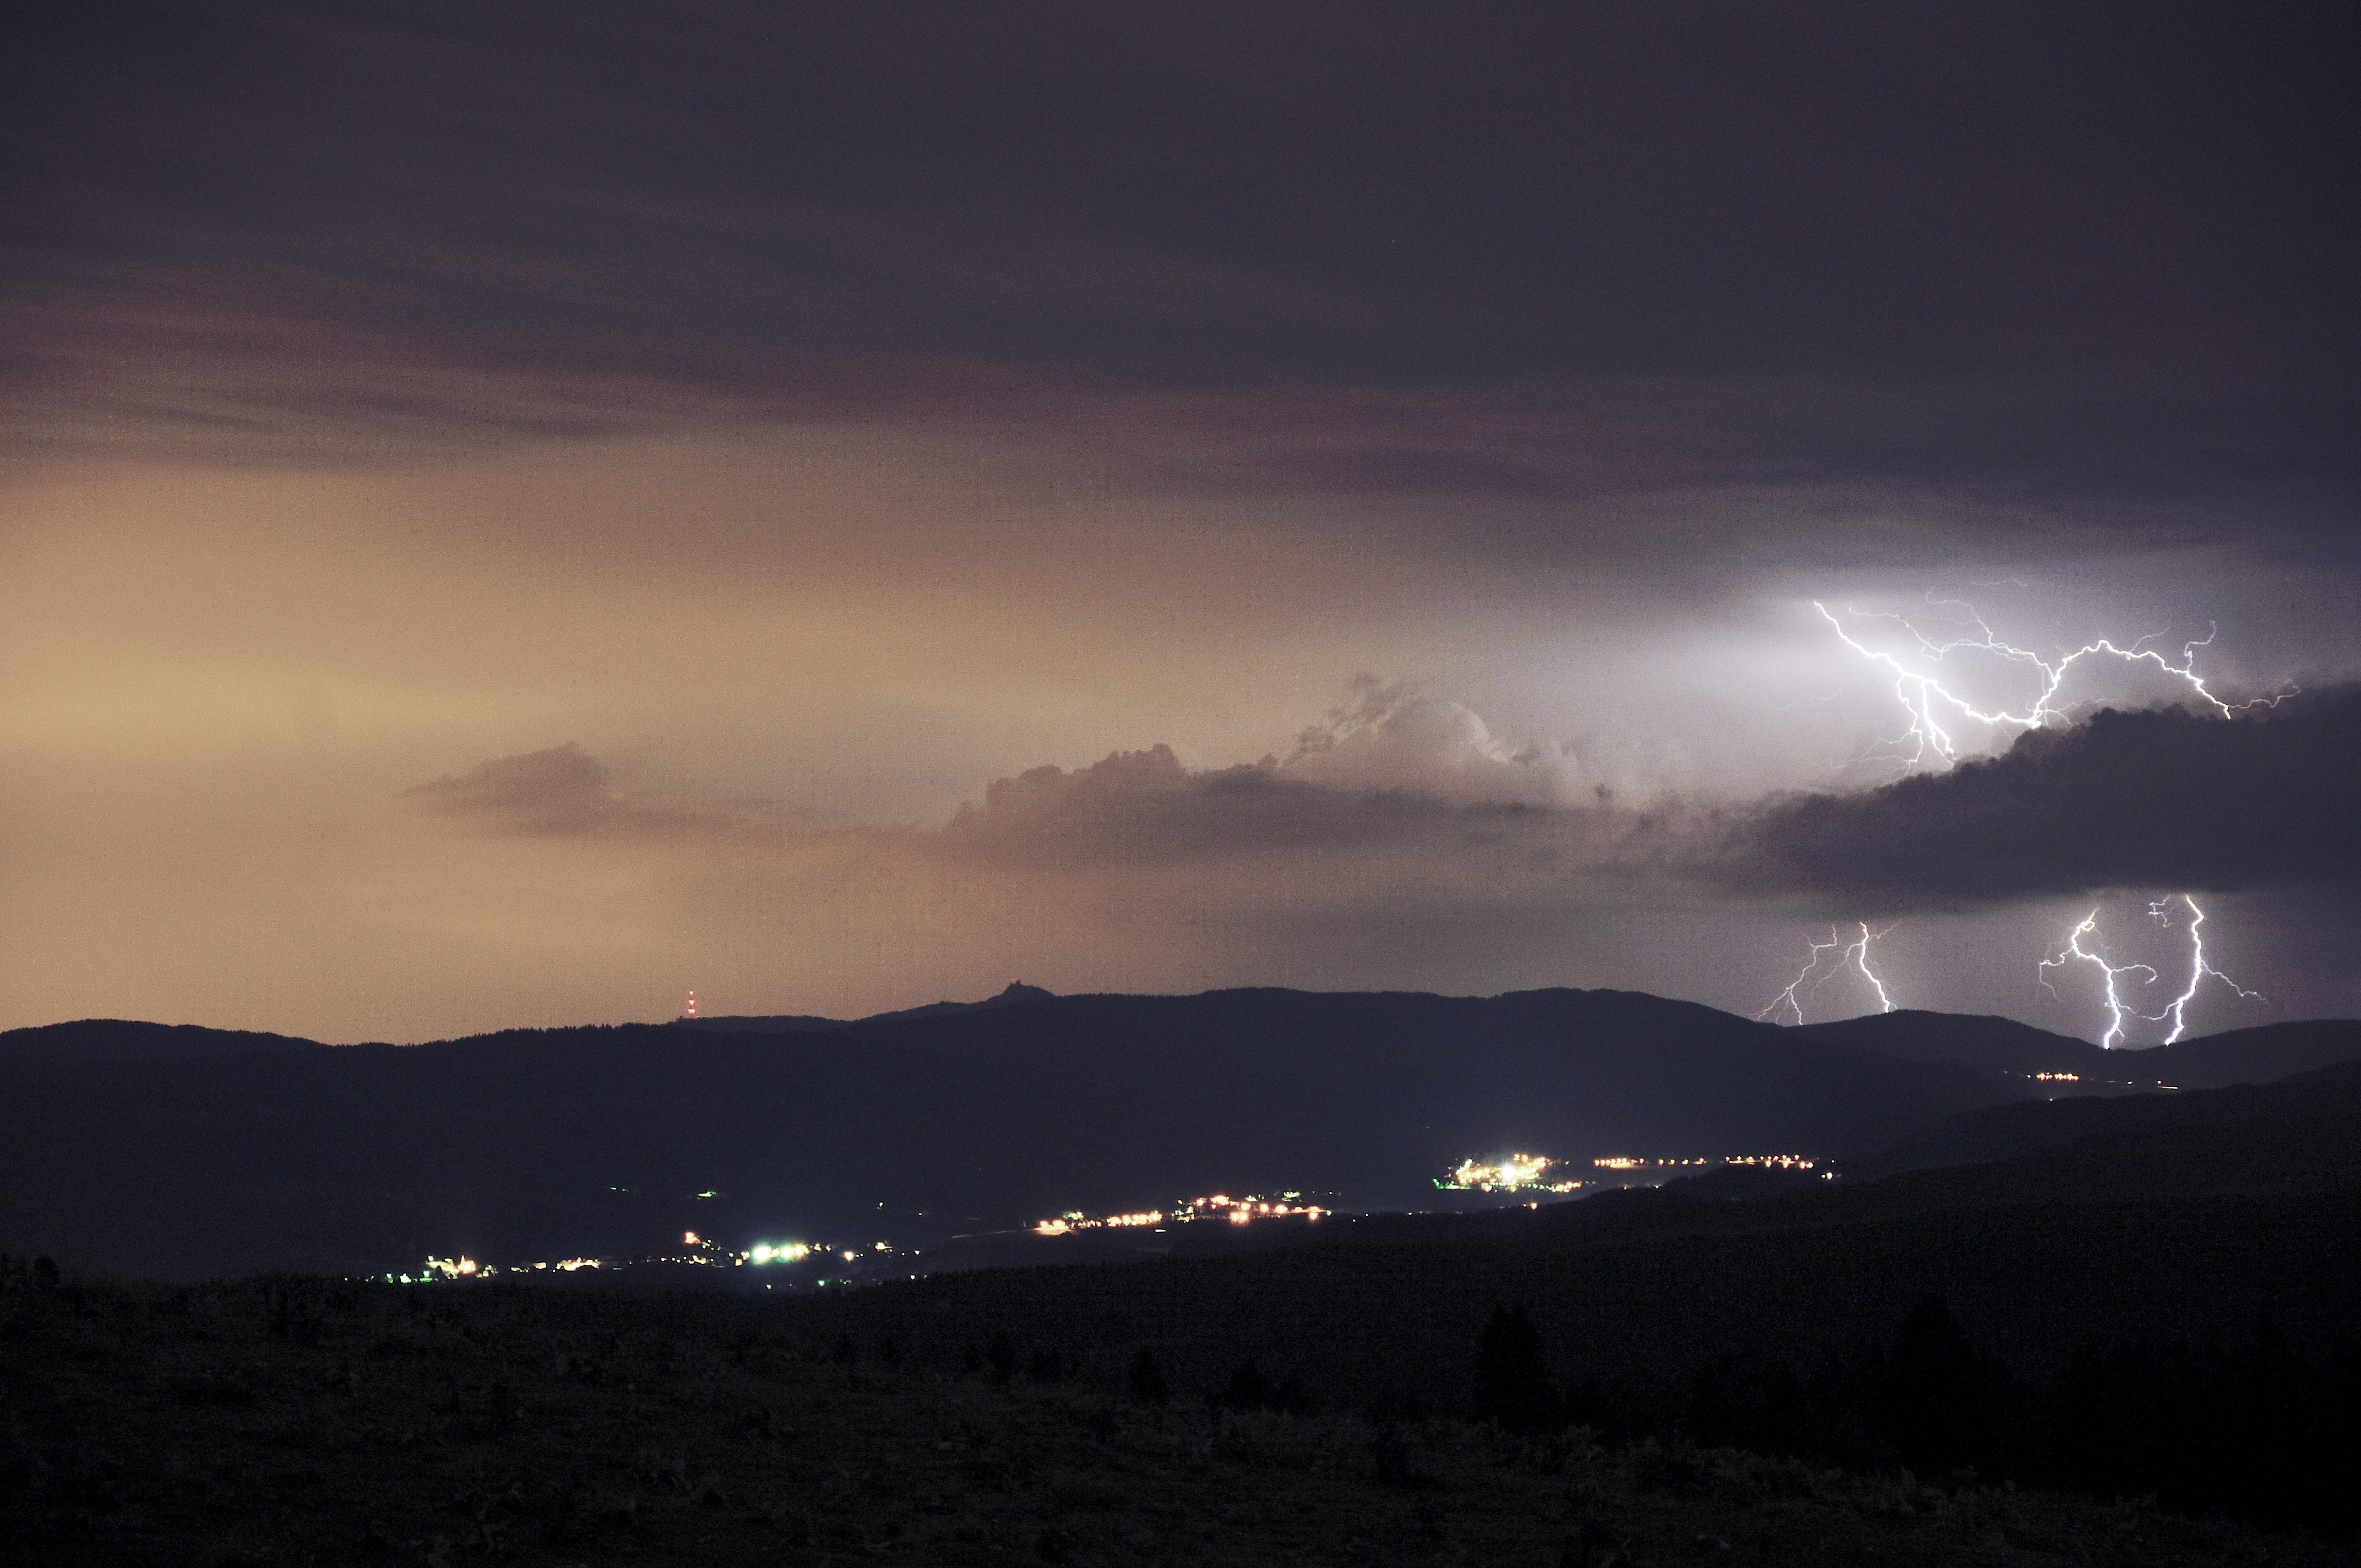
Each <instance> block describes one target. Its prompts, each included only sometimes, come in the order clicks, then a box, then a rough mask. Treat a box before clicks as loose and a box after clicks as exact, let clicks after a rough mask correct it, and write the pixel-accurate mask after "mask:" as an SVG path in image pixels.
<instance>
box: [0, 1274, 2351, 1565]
mask: <svg viewBox="0 0 2361 1568" xmlns="http://www.w3.org/2000/svg"><path fill="white" fill-rule="evenodd" d="M1241 1266H1251V1265H1241ZM1148 1267H1149V1268H1154V1267H1155V1266H1152V1265H1151V1266H1148ZM1136 1271H1137V1270H1133V1272H1136ZM1055 1274H1056V1271H1049V1272H1045V1273H1043V1274H1041V1275H1039V1276H1038V1278H1040V1279H1044V1280H1049V1281H1051V1282H1053V1283H1054V1280H1055ZM0 1291H5V1295H0V1334H5V1338H0V1520H5V1539H6V1541H7V1551H8V1553H9V1556H10V1560H11V1561H14V1562H22V1563H28V1564H30V1563H174V1564H179V1563H367V1562H385V1563H437V1564H459V1563H492V1562H507V1563H592V1562H613V1563H827V1562H845V1563H850V1562H861V1563H867V1562H873V1561H878V1560H887V1561H892V1560H907V1561H912V1562H940V1563H1005V1562H1016V1563H1026V1562H1047V1563H1116V1562H1123V1563H1223V1564H1235V1563H1273V1562H1302V1563H1484V1564H1488V1565H1504V1568H1505V1565H1512V1564H1543V1565H1551V1564H1598V1565H1601V1568H1604V1565H1607V1564H1623V1563H1631V1564H1642V1563H1863V1564H1870V1563H1877V1564H1887V1563H1992V1564H2004V1563H2008V1564H2015V1563H2026V1564H2030V1563H2059V1564H2064V1563H2077V1564H2079V1563H2120V1564H2135V1563H2159V1564H2161V1563H2191V1564H2194V1563H2209V1564H2211V1563H2254V1564H2263V1563H2281V1564H2305V1563H2339V1562H2344V1561H2346V1557H2345V1553H2344V1552H2342V1550H2341V1549H2339V1548H2338V1547H2336V1546H2334V1544H2329V1543H2323V1541H2319V1540H2317V1539H2315V1538H2313V1537H2311V1536H2307V1535H2301V1534H2285V1533H2272V1532H2269V1531H2268V1530H2263V1529H2259V1528H2257V1527H2254V1526H2250V1525H2244V1524H2237V1523H2231V1522H2224V1521H2223V1520H2221V1519H2202V1518H2192V1517H2187V1516H2182V1515H2176V1514H2173V1513H2170V1512H2167V1511H2163V1510H2160V1509H2159V1508H2158V1507H2157V1506H2156V1505H2155V1504H2154V1503H2153V1502H2141V1501H2129V1502H2119V1501H2104V1500H2098V1499H2094V1498H2090V1497H2071V1496H2066V1495H2061V1494H2058V1493H2054V1492H2046V1491H2040V1490H2035V1489H2017V1488H2014V1487H2009V1486H1993V1485H1989V1484H1984V1483H1980V1482H1977V1481H1975V1480H1973V1479H1972V1478H1968V1477H1964V1476H1958V1475H1955V1476H1952V1477H1950V1478H1948V1479H1945V1480H1943V1481H1940V1482H1930V1481H1927V1480H1920V1479H1914V1478H1912V1477H1911V1475H1909V1474H1908V1473H1907V1472H1905V1471H1902V1470H1899V1469H1891V1468H1889V1469H1884V1470H1880V1471H1872V1472H1851V1473H1848V1472H1844V1471H1839V1470H1837V1469H1833V1468H1830V1467H1828V1466H1826V1465H1823V1464H1814V1463H1811V1462H1808V1461H1806V1460H1801V1459H1796V1458H1792V1457H1778V1456H1773V1455H1768V1454H1763V1453H1749V1452H1745V1451H1741V1450H1739V1449H1734V1448H1711V1447H1704V1446H1699V1445H1697V1444H1696V1443H1694V1442H1688V1441H1686V1440H1683V1439H1681V1438H1678V1437H1667V1438H1655V1437H1648V1438H1641V1439H1636V1440H1624V1441H1620V1442H1613V1443H1603V1442H1601V1441H1599V1438H1598V1433H1597V1432H1596V1431H1593V1430H1590V1429H1587V1428H1584V1427H1580V1426H1575V1427H1564V1426H1562V1425H1560V1424H1558V1423H1556V1422H1554V1421H1551V1422H1544V1423H1542V1426H1541V1427H1540V1428H1536V1429H1535V1430H1532V1431H1526V1432H1520V1431H1517V1430H1515V1429H1516V1428H1517V1427H1518V1426H1519V1425H1520V1424H1521V1423H1520V1422H1519V1421H1518V1420H1515V1419H1513V1415H1514V1413H1513V1412H1506V1413H1503V1412H1495V1413H1496V1415H1500V1416H1501V1417H1502V1419H1500V1420H1488V1421H1477V1420H1470V1419H1467V1418H1466V1417H1465V1416H1461V1415H1449V1416H1435V1415H1426V1414H1422V1413H1421V1412H1420V1411H1418V1410H1417V1409H1414V1408H1405V1409H1395V1410H1391V1411H1371V1410H1366V1409H1351V1408H1336V1407H1328V1408H1318V1407H1312V1408H1304V1409H1275V1408H1271V1407H1272V1406H1273V1405H1275V1404H1276V1405H1279V1406H1285V1405H1289V1404H1290V1403H1296V1402H1298V1397H1293V1396H1289V1395H1288V1394H1286V1392H1285V1391H1284V1390H1281V1391H1279V1393H1276V1394H1274V1393H1272V1392H1271V1391H1269V1390H1268V1389H1261V1388H1257V1387H1252V1386H1248V1387H1243V1388H1242V1387H1239V1384H1240V1383H1241V1381H1242V1379H1241V1378H1240V1377H1238V1376H1233V1377H1232V1379H1231V1380H1230V1384H1229V1386H1228V1387H1224V1388H1222V1389H1217V1390H1215V1398H1213V1399H1212V1400H1209V1399H1207V1398H1204V1397H1202V1394H1201V1393H1200V1392H1199V1391H1196V1390H1192V1389H1189V1388H1181V1387H1170V1386H1169V1385H1167V1384H1166V1379H1165V1377H1164V1376H1163V1374H1162V1373H1161V1371H1160V1369H1159V1368H1158V1366H1157V1365H1156V1362H1155V1358H1154V1356H1153V1354H1152V1353H1151V1354H1148V1356H1146V1357H1142V1356H1140V1355H1139V1354H1137V1352H1135V1353H1134V1354H1132V1355H1130V1356H1129V1357H1128V1358H1117V1359H1115V1360H1107V1359H1104V1358H1101V1359H1089V1358H1081V1359H1077V1358H1070V1357H1064V1356H1060V1355H1059V1354H1054V1353H1045V1352H1041V1351H1035V1352H1032V1353H1030V1354H1022V1353H1020V1352H1019V1351H1018V1350H1017V1349H1016V1346H1015V1345H1014V1343H1013V1342H1012V1341H1010V1340H1009V1339H1008V1338H1006V1337H1005V1336H995V1337H994V1339H993V1340H992V1341H990V1342H989V1343H987V1344H986V1345H985V1348H984V1353H983V1355H982V1356H981V1357H979V1358H977V1359H975V1360H974V1361H973V1362H972V1363H971V1364H969V1365H963V1366H961V1367H960V1368H957V1369H953V1370H950V1371H944V1370H937V1369H933V1368H928V1367H921V1366H917V1365H912V1364H911V1362H910V1361H909V1360H907V1359H906V1358H905V1357H903V1356H902V1355H901V1354H899V1353H898V1352H897V1351H896V1350H895V1347H894V1346H893V1345H892V1344H891V1343H887V1342H885V1341H883V1340H880V1339H878V1338H876V1337H874V1336H872V1337H869V1338H867V1339H866V1340H864V1339H863V1337H862V1336H861V1335H859V1334H856V1333H853V1332H845V1331H840V1327H839V1324H840V1321H841V1320H840V1319H835V1318H830V1319H826V1320H823V1319H822V1318H820V1317H818V1316H816V1315H815V1314H813V1313H812V1312H811V1311H810V1310H808V1306H807V1304H790V1303H785V1302H763V1301H750V1300H745V1299H733V1298H730V1297H727V1296H720V1295H707V1296H702V1297H697V1298H676V1299H645V1298H628V1297H618V1296H600V1295H590V1294H563V1295H561V1294H555V1293H551V1292H547V1291H536V1290H533V1289H531V1288H522V1287H507V1286H490V1287H480V1288H463V1287H453V1286H441V1287H415V1288H401V1287H383V1286H368V1287H363V1286H348V1285H340V1284H335V1283H332V1282H327V1281H321V1280H314V1279H305V1278H297V1277H269V1278H259V1279H253V1280H247V1281H242V1282H238V1283H233V1284H220V1285H210V1286H200V1287H195V1288H151V1287H131V1286H93V1285H82V1284H76V1283H74V1282H72V1281H71V1280H66V1281H62V1282H60V1281H58V1280H56V1279H55V1278H53V1277H51V1275H50V1271H49V1270H48V1269H46V1268H40V1267H38V1266H27V1265H26V1264H25V1263H24V1262H23V1261H22V1260H16V1261H15V1262H13V1263H10V1264H9V1265H8V1266H6V1268H5V1285H0ZM884 1294H885V1293H884V1292H883V1291H880V1292H864V1293H863V1295H864V1296H874V1297H882V1296H884ZM844 1305H845V1307H846V1308H851V1309H853V1310H856V1311H857V1310H858V1307H857V1304H856V1302H855V1301H850V1300H849V1301H848V1302H847V1303H845V1304H844ZM831 1335H833V1336H834V1337H833V1338H831V1337H830V1336H831ZM1494 1337H1495V1338H1496V1339H1497V1338H1498V1336H1497V1335H1496V1336H1494ZM1498 1351H1499V1345H1497V1344H1495V1345H1493V1346H1491V1349H1490V1351H1477V1350H1473V1349H1472V1348H1471V1354H1470V1355H1469V1357H1468V1358H1466V1363H1465V1364H1464V1365H1463V1371H1467V1372H1468V1375H1469V1376H1478V1375H1479V1374H1481V1373H1483V1372H1485V1371H1487V1370H1488V1372H1489V1373H1490V1374H1492V1375H1494V1381H1495V1382H1496V1383H1497V1382H1498V1381H1499V1377H1498V1374H1499V1372H1500V1371H1501V1365H1500V1357H1499V1354H1495V1353H1497V1352H1498ZM1487 1357H1488V1359H1489V1362H1490V1365H1489V1366H1488V1367H1487V1366H1486V1365H1485V1363H1486V1361H1487ZM1513 1359H1514V1357H1513V1356H1511V1357H1510V1360H1511V1361H1513ZM1511 1370H1513V1369H1511ZM1244 1381H1246V1382H1247V1383H1248V1384H1249V1385H1251V1379H1245V1380H1244ZM1480 1387H1481V1378H1480V1376H1479V1377H1478V1388H1479V1394H1480ZM1479 1403H1480V1398H1479ZM1544 1429H1546V1430H1544Z"/></svg>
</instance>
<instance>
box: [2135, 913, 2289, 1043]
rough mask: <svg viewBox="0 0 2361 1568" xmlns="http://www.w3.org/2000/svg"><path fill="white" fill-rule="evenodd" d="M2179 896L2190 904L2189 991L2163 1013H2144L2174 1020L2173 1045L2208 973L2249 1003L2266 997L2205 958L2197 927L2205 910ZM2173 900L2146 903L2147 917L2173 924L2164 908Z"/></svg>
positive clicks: (2167, 1038)
mask: <svg viewBox="0 0 2361 1568" xmlns="http://www.w3.org/2000/svg"><path fill="white" fill-rule="evenodd" d="M2171 902H2172V900H2171V899H2169V898H2159V899H2158V900H2157V901H2156V902H2155V903H2154V904H2151V905H2148V906H2147V914H2148V918H2149V919H2151V920H2153V921H2155V922H2156V923H2157V924H2158V925H2159V926H2164V927H2170V926H2171V924H2172V921H2171V920H2170V918H2169V916H2166V914H2165V912H2164V911H2165V905H2169V904H2170V903H2171ZM2180 902H2181V903H2183V904H2185V905H2189V988H2188V989H2187V990H2186V991H2183V992H2181V993H2180V995H2178V996H2176V997H2174V998H2173V999H2172V1001H2171V1002H2170V1003H2169V1004H2168V1005H2167V1006H2166V1007H2165V1010H2164V1011H2163V1012H2161V1013H2158V1014H2142V1016H2144V1017H2147V1021H2148V1022H2149V1023H2151V1024H2161V1023H2163V1022H2164V1021H2165V1020H2166V1019H2168V1018H2169V1019H2171V1020H2172V1033H2170V1034H2169V1035H2167V1036H2165V1037H2164V1043H2165V1044H2166V1045H2168V1046H2169V1045H2170V1044H2172V1043H2173V1042H2174V1041H2175V1040H2178V1039H2180V1034H2181V1031H2182V1030H2184V1029H2186V1028H2188V1027H2189V1020H2188V1017H2187V1016H2186V1014H2185V1011H2184V1010H2185V1009H2186V1008H2187V1007H2188V1006H2189V1003H2191V1001H2193V1000H2194V999H2195V998H2196V995H2197V988H2198V987H2199V986H2202V985H2203V984H2204V983H2205V977H2206V976H2207V975H2209V974H2210V975H2212V976H2213V978H2214V979H2215V980H2218V981H2221V982H2222V983H2223V984H2224V985H2226V986H2228V987H2229V988H2230V989H2231V990H2232V991H2234V992H2237V993H2238V995H2239V997H2240V998H2241V999H2242V1000H2245V1001H2248V1002H2259V1001H2262V1000H2264V998H2263V994H2262V992H2258V991H2248V990H2247V989H2246V987H2245V986H2243V985H2240V984H2239V983H2238V982H2237V981H2235V980H2232V979H2231V978H2230V977H2229V976H2228V975H2226V974H2224V973H2223V972H2222V971H2221V970H2217V969H2215V968H2214V967H2213V965H2212V964H2209V963H2207V962H2206V961H2205V934H2204V933H2203V932H2202V931H2201V930H2199V929H2198V927H2201V926H2202V925H2204V924H2205V911H2203V910H2202V909H2200V908H2198V907H2197V901H2196V900H2195V899H2193V898H2191V897H2190V896H2189V895H2188V894H2185V893H2184V894H2180Z"/></svg>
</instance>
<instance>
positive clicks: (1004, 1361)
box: [983, 1329, 1016, 1383]
mask: <svg viewBox="0 0 2361 1568" xmlns="http://www.w3.org/2000/svg"><path fill="white" fill-rule="evenodd" d="M983 1359H984V1362H985V1364H986V1365H989V1366H991V1368H992V1380H993V1381H994V1383H1005V1382H1007V1381H1008V1379H1009V1378H1010V1376H1013V1375H1014V1374H1015V1373H1016V1342H1015V1341H1013V1340H1011V1339H1010V1338H1009V1337H1008V1331H1007V1330H1006V1329H1002V1330H1000V1331H999V1332H996V1333H994V1335H993V1336H992V1342H991V1343H989V1344H987V1345H985V1346H984V1348H983Z"/></svg>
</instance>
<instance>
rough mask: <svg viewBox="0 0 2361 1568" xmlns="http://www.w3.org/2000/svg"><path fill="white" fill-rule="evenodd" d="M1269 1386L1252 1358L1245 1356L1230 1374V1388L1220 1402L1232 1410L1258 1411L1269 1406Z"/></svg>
mask: <svg viewBox="0 0 2361 1568" xmlns="http://www.w3.org/2000/svg"><path fill="white" fill-rule="evenodd" d="M1270 1392H1271V1390H1270V1384H1269V1382H1268V1379H1266V1378H1265V1377H1264V1376H1263V1375H1262V1368H1261V1367H1259V1366H1257V1365H1255V1362H1254V1357H1253V1356H1251V1355H1250V1356H1247V1357H1246V1359H1245V1360H1244V1361H1241V1362H1239V1363H1238V1365H1237V1369H1236V1370H1235V1371H1234V1372H1232V1373H1231V1374H1230V1386H1229V1388H1228V1390H1227V1391H1226V1392H1225V1393H1224V1395H1223V1396H1222V1400H1221V1402H1222V1403H1223V1404H1224V1405H1227V1406H1229V1407H1230V1408H1231V1409H1239V1410H1260V1409H1268V1408H1269V1406H1270Z"/></svg>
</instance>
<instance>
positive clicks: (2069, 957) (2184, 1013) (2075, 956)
mask: <svg viewBox="0 0 2361 1568" xmlns="http://www.w3.org/2000/svg"><path fill="white" fill-rule="evenodd" d="M2176 901H2177V902H2179V903H2180V904H2183V905H2187V906H2188V908H2189V984H2188V986H2187V987H2186V988H2184V989H2183V990H2182V992H2181V993H2180V995H2179V996H2176V997H2174V998H2173V999H2172V1000H2171V1001H2170V1002H2169V1003H2166V1004H2165V1007H2164V1011H2162V1012H2161V1013H2142V1012H2141V1011H2139V1009H2138V1008H2136V1007H2135V1006H2133V1005H2132V1004H2131V1003H2129V1002H2127V1001H2125V999H2124V997H2123V995H2122V993H2121V992H2118V991H2117V990H2116V989H2115V981H2116V980H2117V978H2118V977H2120V976H2123V975H2127V974H2138V975H2141V976H2143V977H2144V978H2143V979H2142V980H2141V981H2140V983H2141V984H2142V985H2154V984H2155V983H2156V982H2157V979H2158V976H2157V972H2156V970H2154V969H2153V968H2151V967H2150V966H2148V965H2147V964H2117V963H2111V962H2109V961H2108V959H2107V958H2106V956H2105V955H2104V954H2103V952H2094V951H2092V949H2091V948H2085V947H2083V946H2082V938H2085V937H2093V936H2094V935H2095V933H2096V932H2097V930H2098V927H2099V912H2098V911H2097V910H2095V909H2093V910H2092V911H2091V913H2090V914H2088V915H2085V916H2082V923H2081V925H2079V926H2077V927H2074V928H2073V929H2072V930H2071V931H2069V932H2068V933H2067V934H2066V940H2065V941H2064V942H2063V943H2062V944H2060V945H2059V948H2058V949H2057V951H2055V952H2053V953H2051V954H2050V955H2049V956H2048V958H2046V959H2042V960H2041V963H2040V965H2039V966H2038V967H2039V970H2040V971H2041V973H2040V980H2041V988H2042V989H2043V990H2044V991H2047V992H2049V994H2050V995H2052V996H2056V995H2057V994H2058V988H2057V987H2056V986H2054V985H2051V984H2050V983H2049V975H2048V970H2052V969H2060V968H2063V967H2064V966H2065V965H2067V964H2069V963H2073V962H2077V961H2080V962H2082V963H2087V964H2089V965H2091V966H2092V968H2093V969H2096V970H2098V971H2099V972H2100V973H2101V974H2103V975H2104V976H2105V977H2106V988H2105V993H2104V994H2105V1000H2106V1004H2107V1032H2106V1033H2105V1034H2103V1035H2102V1036H2099V1044H2100V1045H2101V1046H2103V1047H2105V1048H2107V1049H2109V1050H2113V1049H2114V1047H2116V1046H2117V1045H2118V1044H2119V1043H2120V1042H2121V1041H2122V1039H2123V1037H2124V1025H2125V1024H2126V1023H2127V1022H2128V1021H2129V1020H2131V1019H2134V1018H2139V1019H2145V1020H2146V1021H2147V1022H2148V1023H2150V1024H2163V1023H2169V1024H2171V1025H2172V1031H2171V1033H2169V1034H2168V1035H2166V1036H2165V1037H2164V1043H2165V1044H2166V1045H2168V1046H2169V1045H2171V1044H2173V1043H2174V1042H2176V1041H2178V1040H2179V1039H2180V1036H2181V1035H2182V1034H2183V1033H2184V1032H2185V1031H2186V1030H2187V1029H2188V1027H2189V1018H2188V1008H2189V1004H2190V1003H2191V1002H2193V1001H2194V1000H2196V997H2197V992H2199V991H2200V990H2201V989H2202V987H2203V986H2204V983H2205V980H2206V977H2207V976H2209V975H2211V976H2212V977H2213V979H2215V980H2218V981H2221V982H2222V983H2223V984H2224V985H2226V986H2228V987H2229V988H2230V989H2231V990H2232V991H2234V992H2236V993H2237V994H2238V995H2239V996H2241V997H2243V998H2246V1000H2248V1001H2260V1000H2262V999H2263V997H2262V993H2261V992H2255V991H2248V990H2247V989H2246V987H2245V986H2242V985H2240V984H2239V983H2238V982H2237V981H2235V980H2232V979H2231V978H2230V977H2229V976H2228V975H2226V974H2224V973H2223V972H2222V971H2221V970H2217V969H2215V968H2214V967H2213V965H2212V964H2210V963H2208V962H2206V961H2205V936H2204V933H2203V932H2202V930H2201V929H2199V927H2202V926H2203V925H2204V924H2205V911H2203V910H2202V909H2200V908H2198V907H2197V900H2195V899H2194V898H2191V896H2190V895H2189V894H2185V893H2182V894H2173V895H2171V896H2170V897H2166V898H2159V899H2158V900H2157V901H2156V902H2155V903H2153V904H2151V905H2148V906H2147V914H2148V918H2149V919H2151V920H2153V921H2155V922H2156V923H2157V924H2158V925H2159V926H2162V927H2167V928H2168V929H2169V928H2170V927H2171V925H2172V917H2171V916H2170V914H2169V912H2168V911H2169V908H2170V906H2171V905H2173V904H2174V903H2175V902H2176Z"/></svg>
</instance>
